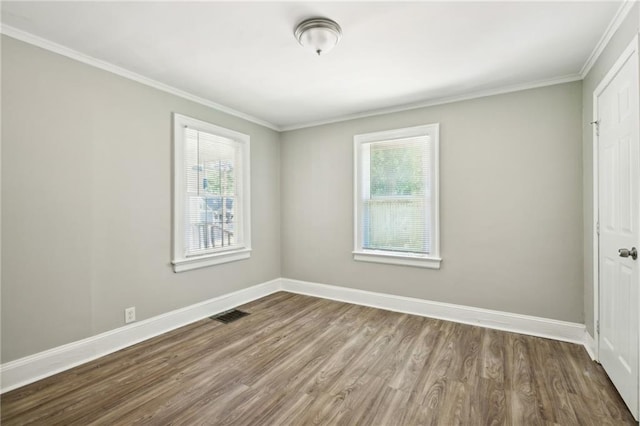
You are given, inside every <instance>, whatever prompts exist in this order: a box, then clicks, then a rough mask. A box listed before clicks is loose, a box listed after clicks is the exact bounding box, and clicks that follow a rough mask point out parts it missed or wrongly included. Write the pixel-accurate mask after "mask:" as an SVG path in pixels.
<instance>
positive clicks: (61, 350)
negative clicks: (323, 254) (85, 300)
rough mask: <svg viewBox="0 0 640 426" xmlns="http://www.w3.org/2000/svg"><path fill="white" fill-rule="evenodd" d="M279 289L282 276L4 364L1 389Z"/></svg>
mask: <svg viewBox="0 0 640 426" xmlns="http://www.w3.org/2000/svg"><path fill="white" fill-rule="evenodd" d="M279 290H280V279H275V280H272V281H268V282H265V283H262V284H258V285H254V286H252V287H249V288H245V289H242V290H238V291H235V292H233V293H229V294H224V295H222V296H219V297H215V298H213V299H209V300H206V301H204V302H200V303H197V304H195V305H191V306H187V307H185V308H181V309H177V310H175V311H171V312H167V313H165V314H162V315H158V316H155V317H153V318H149V319H146V320H144V321H140V322H135V323H132V324H129V325H126V326H124V327H120V328H116V329H115V330H110V331H107V332H105V333H101V334H98V335H95V336H91V337H88V338H86V339H82V340H79V341H76V342H72V343H69V344H66V345H63V346H58V347H56V348H53V349H49V350H46V351H44V352H40V353H37V354H34V355H30V356H27V357H24V358H20V359H17V360H15V361H11V362H8V363H5V364H2V365H1V366H0V378H1V383H2V385H1V386H2V388H1V390H0V393H4V392H8V391H10V390H12V389H15V388H18V387H21V386H24V385H27V384H29V383H33V382H35V381H37V380H40V379H44V378H45V377H49V376H52V375H54V374H56V373H60V372H62V371H65V370H68V369H70V368H73V367H75V366H78V365H80V364H84V363H86V362H89V361H92V360H94V359H96V358H100V357H101V356H104V355H107V354H110V353H112V352H115V351H118V350H120V349H123V348H126V347H128V346H131V345H134V344H136V343H139V342H142V341H144V340H147V339H150V338H152V337H155V336H158V335H160V334H162V333H166V332H168V331H171V330H174V329H176V328H178V327H182V326H185V325H187V324H191V323H193V322H195V321H199V320H201V319H203V318H206V317H209V316H211V315H215V314H217V313H220V312H224V311H226V310H229V309H232V308H234V307H236V306H238V305H242V304H244V303H248V302H251V301H252V300H256V299H259V298H261V297H264V296H267V295H269V294H271V293H274V292H276V291H279Z"/></svg>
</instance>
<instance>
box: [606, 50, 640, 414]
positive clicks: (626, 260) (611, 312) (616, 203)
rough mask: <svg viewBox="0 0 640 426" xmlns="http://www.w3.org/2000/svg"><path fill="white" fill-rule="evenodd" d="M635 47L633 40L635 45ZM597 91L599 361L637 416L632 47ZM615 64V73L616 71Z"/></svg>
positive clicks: (638, 166) (638, 169) (639, 178)
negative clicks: (633, 249) (602, 86)
mask: <svg viewBox="0 0 640 426" xmlns="http://www.w3.org/2000/svg"><path fill="white" fill-rule="evenodd" d="M636 46H637V44H636ZM627 55H628V57H627V58H626V60H625V59H624V56H623V57H622V58H621V61H619V62H618V63H617V64H616V66H615V67H614V71H613V75H612V76H608V81H605V82H604V84H605V86H604V88H602V89H601V90H596V101H597V116H598V132H599V135H598V140H597V143H598V204H599V206H598V207H599V208H598V214H599V223H600V238H599V271H600V297H599V299H600V300H599V303H600V337H599V344H600V352H599V356H600V362H601V364H602V366H603V367H604V368H605V370H606V371H607V374H609V377H610V378H611V381H612V382H613V383H614V385H615V386H616V388H617V389H618V391H619V392H620V395H621V396H622V398H623V399H624V401H625V402H626V403H627V406H628V407H629V409H630V410H631V412H632V413H633V415H634V417H635V418H636V419H637V418H638V361H639V360H638V337H639V328H640V323H639V321H640V318H639V315H638V307H639V301H638V297H639V293H638V287H639V285H640V274H639V273H638V271H639V269H640V268H639V267H638V264H639V263H640V260H636V259H634V258H633V257H634V256H633V254H632V248H635V249H636V250H637V249H638V248H640V241H639V240H640V219H639V206H640V149H639V145H640V143H639V142H638V124H639V115H638V114H639V94H638V56H637V48H635V50H634V53H633V54H631V55H629V53H627ZM616 69H617V72H616V71H615V70H616Z"/></svg>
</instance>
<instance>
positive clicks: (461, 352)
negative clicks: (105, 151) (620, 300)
mask: <svg viewBox="0 0 640 426" xmlns="http://www.w3.org/2000/svg"><path fill="white" fill-rule="evenodd" d="M241 309H243V310H245V311H248V312H250V313H251V315H249V316H247V317H244V318H241V319H240V320H238V321H236V322H233V323H231V324H222V323H219V322H217V321H213V320H210V319H206V320H202V321H199V322H197V323H194V324H191V325H189V326H186V327H183V328H180V329H178V330H174V331H172V332H170V333H167V334H164V335H162V336H159V337H157V338H154V339H151V340H148V341H146V342H143V343H140V344H138V345H135V346H132V347H130V348H127V349H124V350H121V351H119V352H116V353H114V354H111V355H108V356H106V357H103V358H100V359H98V360H95V361H93V362H90V363H87V364H85V365H82V366H79V367H76V368H74V369H72V370H68V371H66V372H63V373H60V374H57V375H55V376H52V377H49V378H46V379H44V380H41V381H39V382H36V383H33V384H31V385H28V386H25V387H23V388H20V389H16V390H14V391H12V392H8V393H6V394H5V395H3V396H2V397H1V408H2V414H1V420H2V424H3V425H25V424H43V425H58V424H59V425H130V424H154V425H166V424H175V425H194V424H210V425H226V424H237V425H311V424H326V425H333V424H344V425H447V426H448V425H455V424H462V425H623V424H637V423H635V422H634V420H633V418H632V416H631V414H630V413H629V411H628V410H627V409H626V407H625V405H624V403H623V402H622V400H621V399H620V397H619V395H618V393H617V392H616V391H615V389H614V388H613V386H612V385H611V383H610V382H609V380H608V378H607V376H606V375H605V374H604V372H603V370H602V368H601V367H600V366H599V365H597V364H596V363H593V362H592V361H591V360H590V359H589V357H588V355H587V353H586V352H585V350H584V348H582V347H580V346H578V345H573V344H569V343H561V342H556V341H552V340H546V339H541V338H536V337H529V336H523V335H519V334H514V333H506V332H501V331H496V330H489V329H484V328H480V327H473V326H469V325H463V324H456V323H451V322H446V321H440V320H434V319H429V318H423V317H418V316H412V315H407V314H400V313H394V312H387V311H383V310H378V309H373V308H368V307H363V306H356V305H350V304H346V303H339V302H333V301H328V300H323V299H317V298H312V297H307V296H301V295H293V294H289V293H284V292H280V293H275V294H273V295H271V296H268V297H265V298H263V299H260V300H257V301H254V302H252V303H249V304H247V305H245V306H243V307H241Z"/></svg>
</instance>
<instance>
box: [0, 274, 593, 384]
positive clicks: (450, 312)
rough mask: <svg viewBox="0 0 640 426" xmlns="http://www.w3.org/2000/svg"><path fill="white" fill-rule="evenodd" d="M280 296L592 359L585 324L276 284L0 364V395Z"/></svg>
mask: <svg viewBox="0 0 640 426" xmlns="http://www.w3.org/2000/svg"><path fill="white" fill-rule="evenodd" d="M281 290H283V291H288V292H291V293H297V294H305V295H309V296H314V297H321V298H324V299H331V300H337V301H341V302H347V303H353V304H357V305H364V306H371V307H374V308H380V309H385V310H389V311H396V312H403V313H408V314H413V315H420V316H425V317H430V318H438V319H443V320H447V321H454V322H459V323H464V324H471V325H477V326H480V327H486V328H493V329H497V330H504V331H510V332H514V333H521V334H528V335H532V336H539V337H545V338H548V339H554V340H560V341H565V342H571V343H577V344H580V345H583V346H584V347H585V348H586V350H587V352H589V355H590V356H591V357H592V358H594V356H593V354H594V353H595V352H594V348H595V342H594V341H593V338H592V337H591V336H590V335H589V334H588V333H587V332H586V329H585V326H584V324H578V323H572V322H565V321H557V320H552V319H547V318H540V317H534V316H528V315H520V314H513V313H509V312H501V311H493V310H489V309H482V308H474V307H470V306H463V305H454V304H450V303H441V302H433V301H430V300H423V299H416V298H411V297H403V296H395V295H391V294H384V293H374V292H371V291H365V290H358V289H354V288H348V287H338V286H333V285H327V284H319V283H312V282H307V281H299V280H292V279H288V278H279V279H275V280H271V281H268V282H265V283H262V284H257V285H254V286H252V287H249V288H245V289H242V290H238V291H236V292H233V293H229V294H225V295H222V296H219V297H216V298H213V299H210V300H206V301H204V302H201V303H197V304H195V305H191V306H187V307H185V308H182V309H178V310H175V311H171V312H167V313H165V314H162V315H158V316H156V317H153V318H149V319H146V320H144V321H140V322H136V323H132V324H129V325H126V326H124V327H120V328H117V329H115V330H111V331H107V332H105V333H101V334H98V335H96V336H92V337H89V338H86V339H83V340H79V341H77V342H73V343H69V344H66V345H63V346H59V347H57V348H53V349H49V350H46V351H44V352H40V353H37V354H34V355H30V356H27V357H24V358H20V359H17V360H15V361H11V362H8V363H5V364H2V365H0V382H1V389H0V393H4V392H8V391H10V390H12V389H16V388H18V387H21V386H24V385H27V384H29V383H33V382H35V381H37V380H40V379H44V378H45V377H49V376H52V375H54V374H56V373H60V372H62V371H65V370H68V369H70V368H73V367H75V366H78V365H81V364H84V363H86V362H89V361H92V360H94V359H96V358H100V357H101V356H104V355H107V354H110V353H113V352H115V351H118V350H120V349H123V348H126V347H128V346H131V345H134V344H136V343H139V342H142V341H144V340H147V339H150V338H152V337H155V336H158V335H160V334H162V333H166V332H168V331H171V330H174V329H176V328H178V327H182V326H184V325H187V324H191V323H193V322H195V321H199V320H201V319H203V318H206V317H208V316H211V315H215V314H217V313H220V312H224V311H226V310H228V309H231V308H234V307H236V306H239V305H242V304H244V303H248V302H251V301H253V300H256V299H259V298H261V297H264V296H267V295H269V294H271V293H275V292H277V291H281ZM589 339H590V340H589Z"/></svg>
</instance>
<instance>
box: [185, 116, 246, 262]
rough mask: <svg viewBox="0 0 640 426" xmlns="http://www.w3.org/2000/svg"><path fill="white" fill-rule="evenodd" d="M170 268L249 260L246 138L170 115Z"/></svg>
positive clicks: (210, 125)
mask: <svg viewBox="0 0 640 426" xmlns="http://www.w3.org/2000/svg"><path fill="white" fill-rule="evenodd" d="M174 139H175V150H174V156H175V164H174V171H175V173H174V179H175V182H174V259H173V264H174V269H175V271H176V272H180V271H183V270H188V269H194V268H197V267H204V266H210V265H214V264H218V263H223V262H228V261H233V260H240V259H243V258H246V257H249V251H250V232H249V229H250V220H249V213H250V207H249V203H250V197H249V181H250V179H249V136H247V135H244V134H241V133H238V132H235V131H232V130H229V129H225V128H222V127H218V126H215V125H213V124H210V123H206V122H202V121H200V120H196V119H192V118H189V117H185V116H181V115H178V114H175V116H174Z"/></svg>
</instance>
